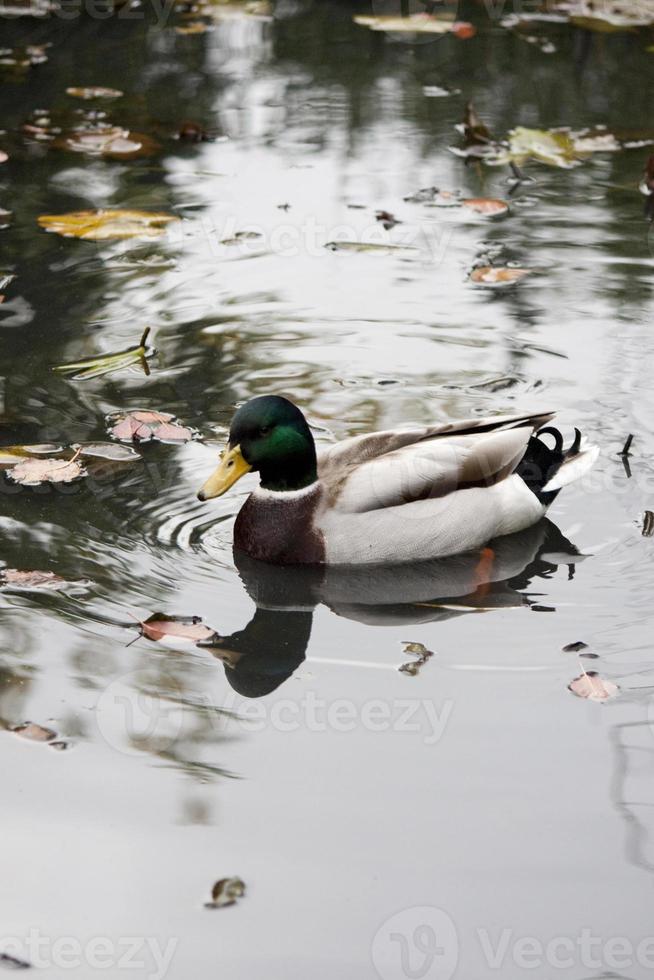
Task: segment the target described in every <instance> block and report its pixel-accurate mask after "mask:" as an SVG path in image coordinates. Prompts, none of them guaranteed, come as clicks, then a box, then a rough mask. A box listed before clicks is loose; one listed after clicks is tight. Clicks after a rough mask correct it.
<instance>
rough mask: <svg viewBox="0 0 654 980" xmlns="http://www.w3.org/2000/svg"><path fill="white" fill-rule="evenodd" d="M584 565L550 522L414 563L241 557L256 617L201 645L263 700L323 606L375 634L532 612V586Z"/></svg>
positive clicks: (237, 685)
mask: <svg viewBox="0 0 654 980" xmlns="http://www.w3.org/2000/svg"><path fill="white" fill-rule="evenodd" d="M583 558H584V556H583V555H580V553H579V551H578V550H577V548H576V547H575V546H574V545H573V544H572V543H571V542H570V541H568V539H567V538H566V537H564V535H563V534H561V532H560V531H559V529H558V528H557V527H556V525H555V524H553V523H552V522H551V521H549V520H547V519H543V520H542V521H540V522H539V523H538V524H535V525H533V526H532V527H530V528H527V529H526V530H524V531H520V532H519V533H517V534H512V535H507V536H506V537H503V538H499V539H497V540H496V541H495V542H493V543H492V544H491V546H489V547H488V548H483V549H482V550H481V552H479V551H478V552H473V553H468V554H464V555H456V556H453V557H451V558H439V559H433V560H431V561H428V562H421V563H420V564H417V565H402V566H397V565H394V566H379V567H371V566H363V567H362V566H352V567H342V566H340V567H338V566H331V567H318V566H314V567H311V566H295V567H292V566H286V567H279V566H277V565H269V564H266V563H264V562H260V561H257V560H256V559H253V558H250V557H249V556H247V555H244V554H242V553H241V552H236V551H235V553H234V560H235V562H236V566H237V568H238V571H239V574H240V576H241V579H242V580H243V583H244V585H245V588H246V589H247V591H248V594H249V595H250V597H251V598H252V599H253V601H254V603H255V605H256V611H255V613H254V616H253V617H252V619H251V620H250V622H249V623H248V624H247V626H246V627H245V629H242V630H239V631H238V632H236V633H233V634H232V635H231V636H223V637H217V638H212V639H211V641H206V642H202V643H200V644H199V645H200V646H202V647H205V648H208V649H210V650H211V651H212V652H213V654H214V656H216V657H217V658H218V659H219V660H221V661H222V662H223V664H224V666H225V673H226V676H227V680H228V681H229V683H230V685H231V686H232V688H233V689H234V690H235V691H236V692H237V693H238V694H240V695H242V696H243V697H248V698H259V697H263V696H264V695H266V694H270V693H271V692H272V691H274V690H275V689H276V688H278V687H279V686H280V684H283V682H284V681H285V680H288V678H289V677H291V675H292V674H293V673H294V671H295V670H297V668H298V667H299V666H300V664H301V663H302V662H303V661H304V659H305V654H306V650H307V647H308V645H309V639H310V637H311V626H312V621H313V611H314V609H315V608H316V606H318V605H319V604H320V603H323V604H324V605H326V606H327V607H328V608H329V609H331V610H332V612H334V613H335V614H336V615H337V616H344V617H346V618H347V619H352V620H355V621H357V622H360V623H366V624H368V625H371V626H399V625H402V624H404V623H415V624H418V623H429V622H437V621H441V620H446V619H451V618H453V617H454V616H461V615H465V614H466V613H471V612H487V611H490V610H493V609H498V608H510V607H518V606H525V607H534V606H535V605H536V601H537V599H536V597H535V596H534V594H530V593H528V592H527V591H526V590H527V589H528V587H529V585H530V584H531V582H532V581H533V579H536V578H542V579H547V578H549V577H550V576H551V575H552V574H553V573H554V572H555V571H556V569H557V568H558V566H559V565H567V566H568V569H569V577H572V576H573V574H574V567H575V564H576V563H577V562H579V561H581V560H583Z"/></svg>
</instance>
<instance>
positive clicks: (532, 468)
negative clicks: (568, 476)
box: [516, 425, 581, 506]
mask: <svg viewBox="0 0 654 980" xmlns="http://www.w3.org/2000/svg"><path fill="white" fill-rule="evenodd" d="M542 436H553V437H554V446H553V447H552V448H550V446H548V445H547V443H546V442H543V440H542V438H541V437H542ZM580 449H581V432H580V431H579V429H575V437H574V441H573V442H572V444H571V445H570V446H569V447H568V448H567V449H564V448H563V436H562V434H561V432H560V431H559V430H558V429H556V428H555V427H554V426H551V425H548V426H545V427H544V428H543V429H539V430H538V432H537V433H536V434H535V435H533V436H532V437H531V439H530V440H529V442H528V443H527V450H526V452H525V454H524V456H523V457H522V459H521V460H520V463H519V464H518V466H517V468H516V473H517V474H518V476H519V477H521V478H522V479H523V480H524V482H525V483H526V484H527V486H528V487H529V489H530V490H531V492H532V493H533V494H535V495H536V497H538V499H539V500H540V502H541V503H542V504H545V505H546V506H549V505H550V504H551V503H552V501H553V500H554V499H555V498H556V496H557V494H558V493H559V491H558V490H548V491H547V492H545V491H544V490H543V487H546V486H547V484H548V483H549V481H550V480H551V479H552V477H553V476H554V475H555V473H557V472H558V471H559V470H560V469H561V466H562V465H563V464H564V463H565V461H566V460H568V459H571V458H572V457H573V456H577V455H578V454H579V450H580Z"/></svg>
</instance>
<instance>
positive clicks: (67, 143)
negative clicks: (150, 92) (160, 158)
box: [52, 126, 160, 160]
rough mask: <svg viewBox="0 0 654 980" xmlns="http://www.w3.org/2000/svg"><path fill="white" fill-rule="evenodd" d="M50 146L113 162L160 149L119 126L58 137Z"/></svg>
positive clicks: (83, 130)
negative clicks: (104, 158)
mask: <svg viewBox="0 0 654 980" xmlns="http://www.w3.org/2000/svg"><path fill="white" fill-rule="evenodd" d="M52 146H54V147H55V148H56V149H58V150H68V151H69V152H70V153H86V154H87V155H88V156H98V157H108V158H110V159H113V160H133V159H135V158H137V157H145V156H151V155H152V154H153V153H156V152H157V150H159V149H160V146H159V144H158V143H155V141H154V140H152V139H150V137H149V136H144V135H143V134H142V133H134V132H131V130H129V129H122V128H121V127H120V126H98V127H95V128H94V129H80V130H73V131H72V132H70V133H66V134H64V135H63V136H59V137H57V138H56V139H55V140H54V142H53V143H52Z"/></svg>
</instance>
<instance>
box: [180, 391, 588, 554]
mask: <svg viewBox="0 0 654 980" xmlns="http://www.w3.org/2000/svg"><path fill="white" fill-rule="evenodd" d="M552 418H553V414H552V413H551V412H544V413H539V414H534V415H511V416H499V417H497V418H481V419H467V420H465V421H461V422H448V423H445V424H442V425H434V426H423V427H419V428H411V429H390V430H388V431H383V432H373V433H370V434H366V435H359V436H354V437H353V438H350V439H345V440H344V441H342V442H339V443H336V444H334V445H331V446H328V447H326V448H325V449H324V450H323V451H322V452H321V453H320V454H318V453H317V452H316V446H315V443H314V439H313V435H312V434H311V429H310V428H309V425H308V423H307V421H306V419H305V417H304V415H303V414H302V412H301V411H300V409H299V408H298V407H297V406H296V405H294V404H293V403H292V402H290V401H288V399H286V398H281V397H279V396H277V395H266V396H263V397H259V398H253V399H252V400H251V401H249V402H247V403H246V404H245V405H243V406H241V408H239V409H238V411H237V412H236V414H235V415H234V418H233V419H232V424H231V427H230V433H229V443H228V446H227V449H226V450H225V452H224V453H223V454H222V457H221V461H220V465H219V466H218V469H217V470H216V471H215V472H214V473H213V474H212V475H211V476H210V477H209V479H208V480H207V481H206V483H205V484H204V486H203V487H202V488H201V490H200V492H199V493H198V497H199V499H200V500H210V499H211V498H212V497H219V496H221V494H223V493H225V492H226V491H227V490H229V488H230V487H231V486H233V485H234V484H235V483H236V481H237V480H239V479H240V478H241V477H242V476H244V475H245V474H246V473H249V472H250V471H251V470H254V471H255V472H258V473H259V479H260V486H259V488H258V489H256V490H255V491H254V492H253V493H251V494H250V496H249V497H248V498H247V500H246V501H245V503H244V504H243V506H242V508H241V510H240V512H239V514H238V517H237V519H236V525H235V528H234V546H235V548H236V549H238V550H240V551H243V552H245V553H246V554H248V555H251V556H252V557H254V558H258V559H260V560H262V561H268V562H274V563H277V564H282V565H296V564H305V565H306V564H310V565H320V564H327V565H360V564H368V565H383V564H395V563H400V562H416V561H424V560H427V559H430V558H439V557H445V556H447V555H453V554H459V553H462V552H466V551H472V550H474V549H478V548H480V547H482V546H483V545H485V544H487V543H488V542H489V541H491V540H492V539H493V538H497V537H501V536H503V535H505V534H511V533H513V532H514V531H520V530H522V529H523V528H526V527H529V526H530V525H531V524H535V523H536V521H538V520H539V519H540V518H541V517H542V516H543V515H544V513H545V512H546V510H547V508H548V507H549V505H550V504H551V503H552V501H553V500H554V499H555V497H556V496H557V494H558V492H559V490H560V489H561V487H563V486H565V485H566V484H568V483H571V482H572V481H573V480H576V479H578V478H579V477H580V476H582V474H583V473H585V472H586V471H587V470H588V469H589V468H590V467H591V466H592V465H593V463H594V462H595V460H596V458H597V455H598V452H599V450H598V449H597V447H595V446H590V445H588V444H586V443H585V441H584V440H582V437H581V433H580V432H579V430H577V429H575V438H574V441H573V443H572V445H571V446H570V447H569V448H568V449H567V450H566V449H564V448H563V437H562V435H561V433H560V432H559V430H558V429H555V428H552V427H545V426H546V423H547V422H549V421H551V419H552ZM546 435H549V436H551V437H552V438H553V440H554V446H553V447H550V446H548V445H547V443H546V442H545V441H544V439H543V437H544V436H546Z"/></svg>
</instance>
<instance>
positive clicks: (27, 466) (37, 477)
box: [7, 459, 87, 487]
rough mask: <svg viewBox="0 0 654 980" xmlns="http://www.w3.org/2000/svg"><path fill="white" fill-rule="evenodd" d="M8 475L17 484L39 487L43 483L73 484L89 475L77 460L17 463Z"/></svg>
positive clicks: (45, 460) (27, 460)
mask: <svg viewBox="0 0 654 980" xmlns="http://www.w3.org/2000/svg"><path fill="white" fill-rule="evenodd" d="M7 475H8V476H9V478H10V479H12V480H13V481H14V482H15V483H20V484H22V485H23V486H25V487H37V486H39V484H41V483H72V482H73V481H74V480H79V479H80V478H81V477H83V476H86V475H87V474H86V470H85V469H84V467H83V466H82V464H81V463H78V462H77V460H75V459H26V460H22V461H21V462H20V463H16V465H15V466H14V467H12V469H11V470H9V472H8V474H7Z"/></svg>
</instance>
